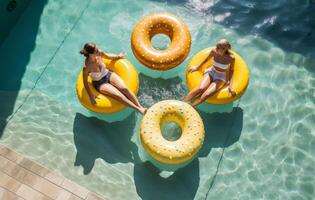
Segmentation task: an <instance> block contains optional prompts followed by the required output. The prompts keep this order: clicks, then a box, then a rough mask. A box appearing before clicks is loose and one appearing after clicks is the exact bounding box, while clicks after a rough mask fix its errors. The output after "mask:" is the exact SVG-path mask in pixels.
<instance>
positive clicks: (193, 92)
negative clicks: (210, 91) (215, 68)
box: [184, 73, 211, 103]
mask: <svg viewBox="0 0 315 200" xmlns="http://www.w3.org/2000/svg"><path fill="white" fill-rule="evenodd" d="M210 83H211V77H210V76H209V74H207V73H205V74H204V75H203V77H202V80H201V82H200V84H199V86H198V87H196V88H194V89H192V90H191V91H190V92H189V93H188V95H187V96H186V97H185V99H184V102H186V103H187V102H189V101H190V100H192V99H193V98H196V97H198V96H200V95H201V94H202V92H204V91H205V90H206V89H207V88H208V87H209V85H210Z"/></svg>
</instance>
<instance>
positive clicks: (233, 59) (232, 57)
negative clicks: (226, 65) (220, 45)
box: [229, 54, 235, 62]
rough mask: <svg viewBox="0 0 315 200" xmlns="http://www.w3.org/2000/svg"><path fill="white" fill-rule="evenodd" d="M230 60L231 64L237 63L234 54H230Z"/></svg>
mask: <svg viewBox="0 0 315 200" xmlns="http://www.w3.org/2000/svg"><path fill="white" fill-rule="evenodd" d="M229 59H230V61H231V62H233V61H235V56H234V55H233V54H229Z"/></svg>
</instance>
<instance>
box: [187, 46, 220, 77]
mask: <svg viewBox="0 0 315 200" xmlns="http://www.w3.org/2000/svg"><path fill="white" fill-rule="evenodd" d="M213 55H214V54H213V49H211V51H210V53H209V55H208V56H207V57H206V59H204V60H203V61H202V62H201V63H199V65H197V66H190V68H189V69H188V71H189V72H193V71H197V70H198V69H199V68H200V67H201V66H202V65H203V64H205V63H206V62H207V61H208V60H210V59H211V58H212V57H213Z"/></svg>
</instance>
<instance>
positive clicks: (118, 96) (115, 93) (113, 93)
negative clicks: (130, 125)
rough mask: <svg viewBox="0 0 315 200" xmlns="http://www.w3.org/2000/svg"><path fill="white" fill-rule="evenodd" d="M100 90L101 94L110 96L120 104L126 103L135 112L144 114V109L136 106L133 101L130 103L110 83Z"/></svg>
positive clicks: (102, 86)
mask: <svg viewBox="0 0 315 200" xmlns="http://www.w3.org/2000/svg"><path fill="white" fill-rule="evenodd" d="M99 90H100V92H101V93H103V94H105V95H108V96H110V97H112V98H114V99H116V100H118V101H119V102H121V103H124V104H126V105H128V106H130V107H132V108H134V109H135V110H137V111H139V112H140V113H142V114H144V112H145V109H144V108H142V107H139V106H137V105H135V104H134V103H133V102H132V101H130V100H129V99H128V98H127V97H126V96H125V95H124V94H123V93H121V92H120V91H119V90H118V89H117V88H116V87H114V86H113V85H111V84H109V83H105V84H103V85H101V86H100V88H99Z"/></svg>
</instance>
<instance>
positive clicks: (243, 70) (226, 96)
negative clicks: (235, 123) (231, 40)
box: [186, 47, 249, 104]
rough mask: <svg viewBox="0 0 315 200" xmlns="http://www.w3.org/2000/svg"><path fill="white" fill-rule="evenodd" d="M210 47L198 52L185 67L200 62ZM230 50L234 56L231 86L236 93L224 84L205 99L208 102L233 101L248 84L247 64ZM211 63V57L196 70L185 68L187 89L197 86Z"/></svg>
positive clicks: (221, 102)
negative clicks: (190, 70) (232, 93)
mask: <svg viewBox="0 0 315 200" xmlns="http://www.w3.org/2000/svg"><path fill="white" fill-rule="evenodd" d="M212 48H213V47H212ZM212 48H207V49H204V50H202V51H200V52H198V53H197V54H196V55H195V56H194V57H193V58H192V59H191V61H190V62H189V64H188V65H187V69H188V67H189V66H196V65H198V64H200V63H201V62H202V61H203V60H205V59H206V58H207V56H208V55H209V54H210V51H211V49H212ZM230 52H231V53H232V54H233V55H234V57H235V64H234V74H233V78H232V87H233V89H234V90H235V92H236V95H235V96H232V95H231V94H230V92H229V91H228V85H225V86H224V87H223V88H222V89H220V90H219V91H217V92H216V93H215V94H213V95H212V96H210V97H209V98H208V99H207V100H206V102H207V103H209V104H227V103H230V102H233V101H235V100H237V99H238V98H240V97H241V96H242V95H243V94H244V92H245V90H246V88H247V86H248V83H249V70H248V67H247V64H246V63H245V61H244V60H243V58H242V57H241V56H239V55H238V54H237V53H235V52H233V51H230ZM212 63H213V58H212V59H210V60H208V61H207V62H206V63H205V64H203V65H202V66H201V67H200V68H199V69H198V70H197V71H194V72H188V70H186V82H187V87H188V89H189V91H190V90H192V89H193V88H196V87H198V86H199V84H200V81H201V79H202V77H203V75H204V71H205V69H206V68H208V67H210V66H212Z"/></svg>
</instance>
